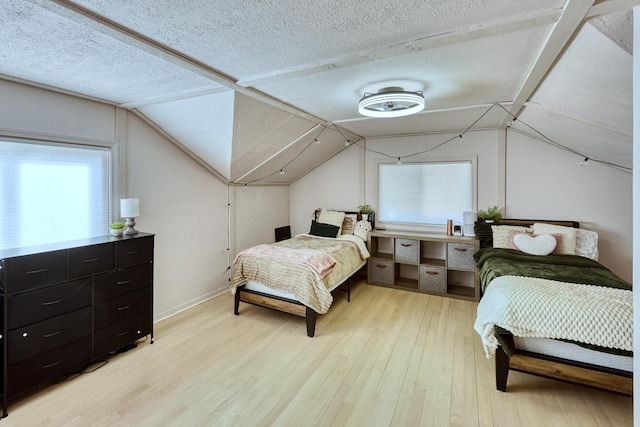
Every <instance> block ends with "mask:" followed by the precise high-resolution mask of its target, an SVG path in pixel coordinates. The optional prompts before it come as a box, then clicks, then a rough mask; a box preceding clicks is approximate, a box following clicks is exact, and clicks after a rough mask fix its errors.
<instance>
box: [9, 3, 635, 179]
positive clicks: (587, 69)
mask: <svg viewBox="0 0 640 427" xmlns="http://www.w3.org/2000/svg"><path fill="white" fill-rule="evenodd" d="M637 4H640V0H637V1H634V0H601V1H597V2H596V1H593V0H568V1H562V0H518V1H515V0H484V1H478V0H460V1H455V2H452V1H447V0H434V1H429V2H416V1H415V0H396V1H394V2H372V1H368V0H352V1H348V2H344V1H337V0H318V1H314V2H300V1H298V0H268V1H260V2H255V1H232V0H189V1H187V0H128V1H124V0H122V1H114V0H77V1H75V2H72V1H67V0H54V1H50V0H4V1H3V2H2V3H1V4H0V58H1V61H0V74H2V75H4V76H5V77H6V78H12V79H21V80H25V81H28V82H34V83H37V84H40V85H47V86H51V87H55V88H59V89H62V90H65V91H68V92H72V93H79V94H83V95H87V96H91V97H95V98H99V99H102V100H106V101H108V102H111V103H114V104H116V105H120V106H122V107H123V108H127V109H132V110H137V111H139V112H140V114H141V116H144V117H146V118H147V119H148V120H151V121H153V122H154V124H155V125H156V126H158V127H160V128H162V129H163V130H164V131H165V132H166V133H168V134H169V135H171V136H172V137H173V138H174V139H175V140H176V141H177V143H179V144H181V145H183V146H184V147H186V148H187V149H188V150H190V151H191V152H192V153H194V154H195V155H196V156H197V157H199V159H200V160H201V161H203V162H205V163H206V164H208V165H209V166H210V167H211V168H212V169H215V170H216V171H217V172H218V173H219V174H220V175H222V176H224V177H225V178H226V179H229V180H231V181H233V182H270V183H287V182H291V181H292V180H294V179H296V178H297V177H299V176H301V175H303V174H304V173H306V172H308V171H309V170H311V169H312V168H313V167H315V166H316V165H317V164H319V163H320V162H322V161H324V160H326V159H327V158H329V157H331V156H332V155H334V154H335V153H336V152H338V151H340V150H341V149H343V148H344V144H343V142H344V140H345V139H349V140H353V139H357V138H358V137H359V136H360V137H368V136H381V135H400V134H416V133H428V132H446V131H452V132H459V131H461V130H464V129H466V128H467V127H468V126H469V125H470V124H471V123H473V121H475V120H476V119H477V118H478V117H479V116H480V115H482V114H483V113H484V112H485V111H486V110H487V108H488V107H489V106H491V105H492V104H494V103H501V105H502V107H504V109H503V108H497V107H494V108H493V109H492V110H491V111H490V113H489V114H487V115H486V116H484V117H483V119H482V120H480V121H479V122H478V123H477V124H476V125H474V126H475V128H476V129H485V128H497V127H505V126H506V125H507V122H508V121H509V118H508V115H507V114H506V110H509V111H511V113H513V114H517V115H518V116H519V117H520V119H521V121H525V122H527V123H529V124H530V125H532V126H535V128H536V129H538V130H540V131H541V132H542V133H543V134H545V135H547V136H549V137H552V139H553V140H554V141H557V142H559V143H561V144H563V145H566V146H568V147H569V148H571V149H573V150H576V151H578V152H580V153H584V154H585V155H586V156H588V157H590V158H601V159H602V160H605V161H610V162H613V163H616V164H620V165H623V166H626V167H630V166H631V164H630V157H631V156H630V154H631V145H632V142H631V128H632V115H631V62H632V61H631V52H632V44H631V39H632V20H631V16H632V14H631V12H630V8H631V7H632V6H634V5H637ZM386 86H401V87H404V88H406V89H408V90H422V91H423V92H424V94H425V98H426V104H427V106H426V108H425V111H423V112H422V113H420V114H417V115H415V116H410V117H404V118H398V119H370V118H363V117H362V116H359V115H358V113H357V102H358V100H359V99H360V97H362V95H363V94H364V93H365V92H376V91H377V90H378V89H380V88H382V87H386ZM234 93H235V95H234ZM516 123H517V122H516ZM327 124H329V125H328V126H326V125H327ZM336 125H337V126H338V127H336ZM324 126H326V128H324ZM518 126H519V127H518ZM515 128H516V129H517V130H520V131H523V132H526V131H527V129H526V127H524V126H522V125H518V124H516V126H515ZM323 129H324V130H323ZM319 132H322V139H323V142H322V144H313V145H310V144H311V143H312V142H313V141H314V138H315V137H316V136H317V135H318V134H319ZM305 147H309V148H308V149H307V150H306V151H304V149H305ZM303 151H304V152H303ZM301 153H302V154H301ZM285 165H286V170H287V173H286V174H285V175H280V174H279V173H277V172H279V169H281V168H283V167H284V166H285Z"/></svg>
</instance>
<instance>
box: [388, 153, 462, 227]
mask: <svg viewBox="0 0 640 427" xmlns="http://www.w3.org/2000/svg"><path fill="white" fill-rule="evenodd" d="M378 181H379V182H378V192H379V194H378V203H379V206H378V218H377V220H379V221H380V222H385V223H386V222H388V223H407V224H425V225H428V224H446V222H447V219H455V220H460V219H461V218H462V212H464V211H470V210H473V209H472V208H473V185H474V184H473V165H472V163H471V161H459V162H458V161H456V162H429V163H402V164H399V165H398V164H385V163H381V164H380V165H379V169H378Z"/></svg>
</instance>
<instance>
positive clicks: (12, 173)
mask: <svg viewBox="0 0 640 427" xmlns="http://www.w3.org/2000/svg"><path fill="white" fill-rule="evenodd" d="M109 178H110V176H109V149H108V148H96V147H89V146H79V145H60V144H49V143H45V142H36V143H34V142H20V141H6V140H4V141H3V140H0V201H1V203H2V208H1V209H0V249H7V248H15V247H23V246H32V245H39V244H45V243H53V242H60V241H66V240H74V239H83V238H87V237H95V236H100V235H105V234H107V232H108V225H109Z"/></svg>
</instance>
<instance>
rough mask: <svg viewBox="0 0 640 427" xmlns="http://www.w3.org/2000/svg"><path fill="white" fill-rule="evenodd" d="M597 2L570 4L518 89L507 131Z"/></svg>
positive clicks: (571, 1)
mask: <svg viewBox="0 0 640 427" xmlns="http://www.w3.org/2000/svg"><path fill="white" fill-rule="evenodd" d="M593 3H595V0H567V2H566V3H565V5H564V9H563V10H562V15H560V19H559V20H558V22H557V23H556V25H555V26H554V27H553V29H552V30H551V33H550V34H549V37H548V38H547V40H546V42H545V43H544V46H543V47H542V49H541V50H540V52H539V53H538V56H537V57H536V59H535V61H534V62H533V66H532V67H531V68H530V69H529V73H528V74H527V76H526V77H525V79H524V81H523V82H522V85H521V86H520V88H519V89H518V92H517V93H516V96H515V98H514V100H513V104H512V105H511V108H510V109H509V113H507V114H505V116H504V118H503V119H502V122H501V123H500V128H506V127H507V125H508V123H509V122H510V121H511V120H512V117H517V116H518V114H519V113H520V111H521V110H522V107H523V106H524V103H525V102H527V101H528V100H529V98H531V95H532V94H533V92H534V91H535V90H536V89H537V88H538V86H539V85H540V83H541V82H542V80H543V79H544V78H545V77H546V76H547V74H548V73H549V71H550V70H551V67H553V65H554V64H555V63H556V61H557V60H558V58H559V57H560V55H561V54H562V52H563V51H564V49H565V47H566V46H567V45H568V43H569V42H570V41H571V39H572V38H573V36H574V34H575V33H576V32H577V31H578V29H579V28H580V26H581V25H582V23H583V22H584V19H585V17H586V16H587V13H589V10H590V9H591V7H592V6H593Z"/></svg>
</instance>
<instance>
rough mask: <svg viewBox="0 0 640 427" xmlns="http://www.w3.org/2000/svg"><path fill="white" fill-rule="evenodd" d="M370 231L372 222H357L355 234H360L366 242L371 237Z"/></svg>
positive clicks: (354, 228) (354, 229)
mask: <svg viewBox="0 0 640 427" xmlns="http://www.w3.org/2000/svg"><path fill="white" fill-rule="evenodd" d="M369 231H371V223H370V222H369V221H365V220H361V221H358V222H357V223H356V226H355V227H353V234H354V236H358V237H359V238H361V239H362V240H364V241H365V242H366V241H367V239H368V237H369Z"/></svg>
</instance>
